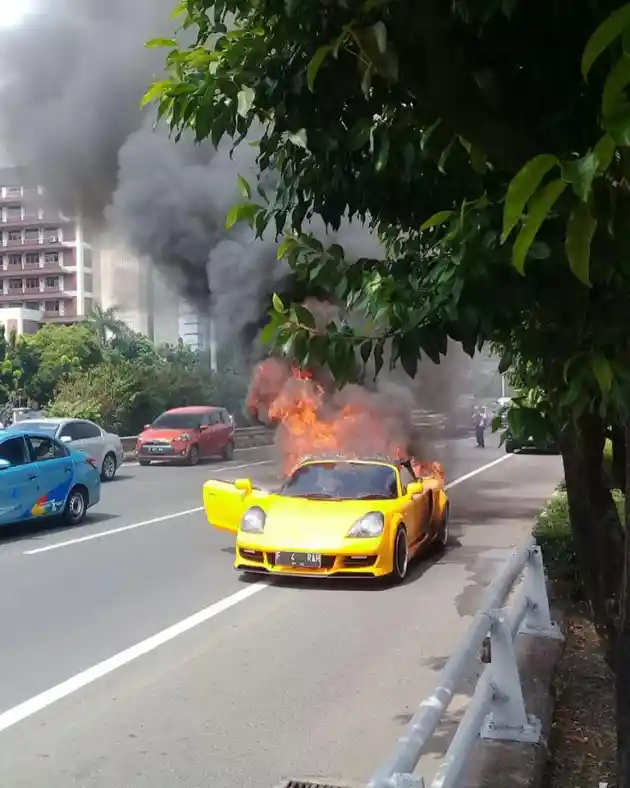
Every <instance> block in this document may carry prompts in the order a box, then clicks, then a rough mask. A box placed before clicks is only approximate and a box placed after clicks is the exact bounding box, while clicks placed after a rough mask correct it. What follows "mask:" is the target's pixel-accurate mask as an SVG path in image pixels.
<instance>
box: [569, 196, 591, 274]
mask: <svg viewBox="0 0 630 788" xmlns="http://www.w3.org/2000/svg"><path fill="white" fill-rule="evenodd" d="M596 229H597V220H596V219H595V218H594V217H593V216H592V215H591V212H590V210H589V209H588V206H587V205H586V204H585V203H583V202H580V203H578V204H577V205H576V206H575V208H574V209H573V211H572V212H571V216H569V221H568V222H567V233H566V238H565V242H564V248H565V251H566V254H567V258H568V260H569V266H570V267H571V271H573V274H574V275H575V276H576V277H577V278H578V279H579V280H580V282H582V284H585V285H586V286H587V287H590V277H589V269H590V261H591V242H592V240H593V235H594V234H595V230H596Z"/></svg>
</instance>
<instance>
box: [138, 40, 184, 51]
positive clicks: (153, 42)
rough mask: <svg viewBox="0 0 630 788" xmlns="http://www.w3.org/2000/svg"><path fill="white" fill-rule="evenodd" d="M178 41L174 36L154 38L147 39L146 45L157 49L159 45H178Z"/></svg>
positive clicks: (148, 47)
mask: <svg viewBox="0 0 630 788" xmlns="http://www.w3.org/2000/svg"><path fill="white" fill-rule="evenodd" d="M176 46H177V41H175V39H174V38H152V39H151V40H150V41H147V43H146V44H145V47H146V48H147V49H157V48H158V47H176Z"/></svg>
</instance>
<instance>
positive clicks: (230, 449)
mask: <svg viewBox="0 0 630 788" xmlns="http://www.w3.org/2000/svg"><path fill="white" fill-rule="evenodd" d="M221 456H222V457H223V459H224V460H228V461H229V460H233V459H234V441H230V442H229V443H228V444H227V446H226V447H225V448H224V449H223V452H222V454H221Z"/></svg>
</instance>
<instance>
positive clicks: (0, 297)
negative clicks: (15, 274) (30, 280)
mask: <svg viewBox="0 0 630 788" xmlns="http://www.w3.org/2000/svg"><path fill="white" fill-rule="evenodd" d="M44 298H54V299H55V300H56V301H57V300H59V299H66V298H69V299H72V298H73V296H71V295H70V294H69V293H66V292H64V291H63V290H61V289H60V288H59V287H45V288H44V289H43V290H39V289H37V290H35V289H33V288H30V287H17V288H10V289H9V290H7V291H6V293H2V292H0V302H1V303H6V302H7V301H15V300H18V301H24V300H27V301H41V300H42V299H44Z"/></svg>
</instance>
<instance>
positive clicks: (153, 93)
mask: <svg viewBox="0 0 630 788" xmlns="http://www.w3.org/2000/svg"><path fill="white" fill-rule="evenodd" d="M170 85H171V81H170V80H169V79H163V80H161V81H160V82H154V83H153V84H152V85H151V87H150V88H149V89H148V90H147V92H146V93H145V94H144V96H143V97H142V101H141V102H140V106H141V107H146V105H147V104H150V103H151V102H152V101H155V99H156V98H159V97H160V96H161V95H162V94H163V93H164V92H165V91H166V90H167V89H168V88H169V87H170Z"/></svg>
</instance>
